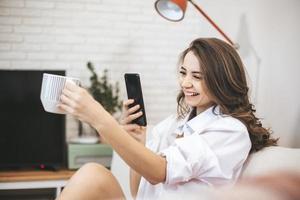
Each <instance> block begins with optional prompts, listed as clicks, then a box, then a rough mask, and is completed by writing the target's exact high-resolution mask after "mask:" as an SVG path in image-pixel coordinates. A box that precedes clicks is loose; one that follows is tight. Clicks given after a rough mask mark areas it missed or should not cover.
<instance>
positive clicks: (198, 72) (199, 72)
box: [180, 66, 203, 75]
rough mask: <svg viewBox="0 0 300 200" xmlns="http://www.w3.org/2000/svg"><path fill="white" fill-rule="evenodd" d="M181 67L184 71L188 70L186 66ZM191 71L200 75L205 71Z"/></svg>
mask: <svg viewBox="0 0 300 200" xmlns="http://www.w3.org/2000/svg"><path fill="white" fill-rule="evenodd" d="M180 69H181V70H184V71H187V70H186V68H185V67H184V66H181V67H180ZM191 73H192V74H200V75H203V73H202V72H201V71H192V72H191Z"/></svg>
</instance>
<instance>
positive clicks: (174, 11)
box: [154, 0, 187, 22]
mask: <svg viewBox="0 0 300 200" xmlns="http://www.w3.org/2000/svg"><path fill="white" fill-rule="evenodd" d="M186 5H187V0H158V1H156V2H155V5H154V6H155V9H156V11H157V12H158V13H159V14H160V15H161V16H162V17H164V18H165V19H167V20H170V21H174V22H177V21H180V20H182V19H183V18H184V13H185V10H186Z"/></svg>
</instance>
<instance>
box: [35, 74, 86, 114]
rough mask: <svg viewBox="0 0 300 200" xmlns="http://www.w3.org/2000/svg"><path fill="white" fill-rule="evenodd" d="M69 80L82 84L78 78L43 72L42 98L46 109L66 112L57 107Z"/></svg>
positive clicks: (58, 112)
mask: <svg viewBox="0 0 300 200" xmlns="http://www.w3.org/2000/svg"><path fill="white" fill-rule="evenodd" d="M67 80H70V81H73V82H74V83H75V84H76V85H79V84H80V80H79V79H77V78H72V77H66V76H59V75H55V74H47V73H44V74H43V81H42V88H41V96H40V98H41V101H42V104H43V107H44V109H45V111H47V112H51V113H56V114H65V113H64V112H63V111H62V110H60V109H59V108H58V107H57V105H58V103H59V102H60V96H61V93H62V90H63V89H64V87H65V84H66V81H67Z"/></svg>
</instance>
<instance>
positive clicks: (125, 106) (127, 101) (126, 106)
mask: <svg viewBox="0 0 300 200" xmlns="http://www.w3.org/2000/svg"><path fill="white" fill-rule="evenodd" d="M133 102H134V100H133V99H128V100H124V101H123V108H127V109H128V106H129V105H130V104H133Z"/></svg>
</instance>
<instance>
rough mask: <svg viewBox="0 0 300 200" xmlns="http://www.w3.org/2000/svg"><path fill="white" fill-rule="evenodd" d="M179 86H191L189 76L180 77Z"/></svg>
mask: <svg viewBox="0 0 300 200" xmlns="http://www.w3.org/2000/svg"><path fill="white" fill-rule="evenodd" d="M181 86H182V87H192V86H193V84H192V82H191V80H190V78H188V77H187V76H186V77H184V78H183V79H182V83H181Z"/></svg>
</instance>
